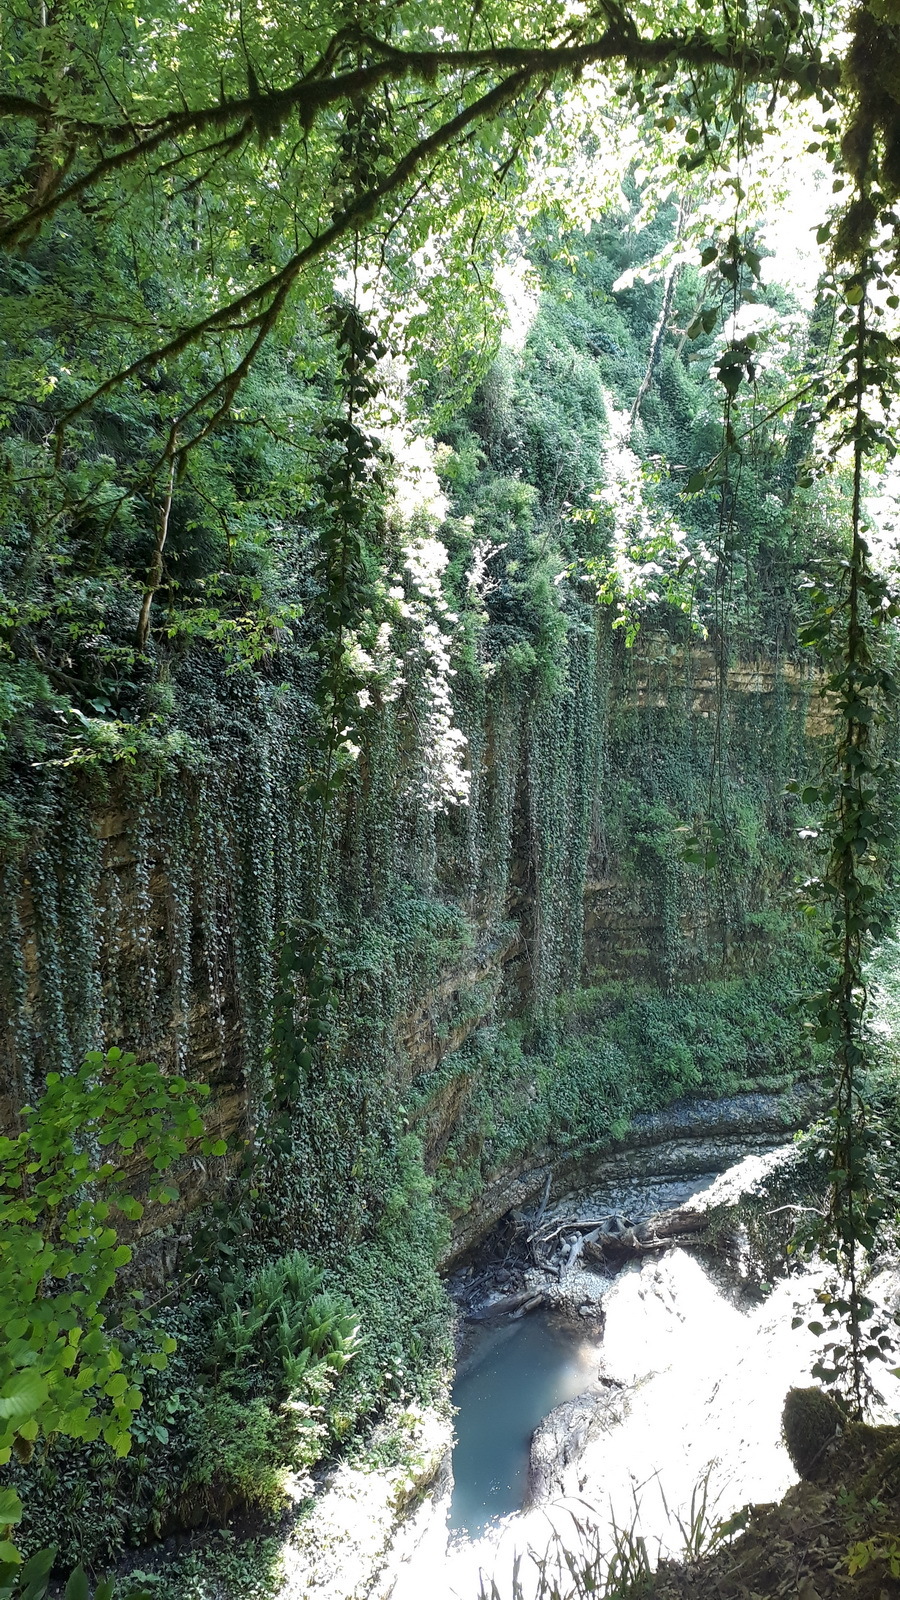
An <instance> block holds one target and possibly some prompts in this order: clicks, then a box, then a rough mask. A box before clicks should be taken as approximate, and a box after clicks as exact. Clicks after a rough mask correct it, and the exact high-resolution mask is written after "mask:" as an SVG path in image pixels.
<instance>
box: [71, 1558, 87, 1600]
mask: <svg viewBox="0 0 900 1600" xmlns="http://www.w3.org/2000/svg"><path fill="white" fill-rule="evenodd" d="M65 1593H66V1600H91V1586H90V1584H89V1583H88V1579H87V1573H86V1572H85V1570H84V1567H82V1566H81V1565H79V1566H77V1567H76V1568H75V1571H74V1572H71V1573H70V1574H69V1580H68V1582H67V1584H66V1591H65Z"/></svg>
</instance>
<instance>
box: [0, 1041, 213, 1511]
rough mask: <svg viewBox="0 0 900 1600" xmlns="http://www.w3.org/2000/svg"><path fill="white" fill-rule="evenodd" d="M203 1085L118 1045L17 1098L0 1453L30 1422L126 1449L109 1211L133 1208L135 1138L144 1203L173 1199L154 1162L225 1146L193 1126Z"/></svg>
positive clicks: (5, 1224) (4, 1148)
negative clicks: (28, 1099)
mask: <svg viewBox="0 0 900 1600" xmlns="http://www.w3.org/2000/svg"><path fill="white" fill-rule="evenodd" d="M206 1093H208V1089H207V1087H206V1086H205V1085H199V1086H198V1085H196V1084H190V1083H188V1082H187V1081H186V1080H185V1079H184V1078H167V1077H164V1076H163V1075H162V1074H161V1073H160V1072H159V1069H158V1068H157V1067H156V1066H155V1065H154V1064H153V1063H152V1062H147V1063H143V1064H139V1063H138V1062H137V1061H136V1059H135V1057H134V1056H132V1055H127V1054H123V1053H122V1052H121V1051H119V1050H110V1051H108V1052H107V1053H106V1055H101V1054H100V1053H99V1052H92V1053H90V1054H89V1055H88V1056H87V1057H86V1058H85V1060H84V1062H83V1064H82V1066H81V1067H80V1068H79V1069H78V1071H77V1072H76V1073H74V1074H73V1075H72V1076H70V1077H68V1078H61V1077H59V1076H58V1075H57V1074H55V1073H51V1074H50V1075H49V1077H48V1080H47V1088H46V1090H45V1093H44V1095H43V1096H42V1098H41V1100H40V1102H39V1103H38V1105H37V1106H36V1107H34V1108H30V1107H27V1106H26V1107H24V1108H23V1111H22V1117H23V1120H24V1123H25V1126H24V1128H23V1131H22V1132H21V1133H20V1134H18V1135H17V1136H16V1137H14V1138H8V1137H4V1138H3V1139H2V1140H0V1182H2V1186H3V1188H2V1193H0V1225H2V1243H0V1290H2V1299H3V1316H4V1324H3V1328H4V1343H3V1347H2V1352H0V1363H2V1365H0V1383H2V1389H0V1417H2V1419H3V1420H2V1431H0V1461H3V1462H6V1461H9V1459H10V1456H11V1454H12V1451H13V1450H14V1449H15V1451H16V1453H17V1454H18V1455H19V1457H20V1458H22V1459H27V1458H28V1456H29V1455H30V1453H31V1451H32V1450H33V1448H34V1442H35V1440H36V1439H37V1438H38V1437H39V1435H40V1434H44V1435H47V1436H52V1435H54V1434H57V1433H63V1434H66V1435H68V1436H69V1437H70V1438H77V1439H84V1440H87V1441H90V1440H93V1439H96V1438H98V1437H99V1436H100V1435H101V1433H102V1435H103V1438H104V1439H105V1440H106V1442H107V1444H109V1445H110V1446H112V1448H113V1449H114V1450H115V1451H116V1452H117V1453H118V1454H124V1453H125V1452H127V1450H128V1449H129V1448H130V1445H131V1434H130V1426H131V1423H132V1420H133V1417H134V1413H135V1412H136V1411H137V1409H138V1407H139V1406H140V1404H141V1398H142V1397H141V1391H140V1389H139V1388H138V1387H137V1384H136V1382H135V1381H134V1375H133V1374H130V1373H129V1371H128V1369H127V1367H123V1355H122V1350H121V1347H120V1344H119V1343H118V1342H117V1341H116V1339H115V1338H114V1337H112V1336H111V1335H110V1333H109V1332H108V1330H107V1328H106V1325H105V1312H104V1308H103V1303H104V1301H105V1300H106V1299H107V1297H108V1296H109V1294H110V1291H111V1290H112V1289H113V1287H114V1284H115V1281H116V1274H117V1271H118V1270H119V1269H120V1268H122V1267H123V1266H125V1265H126V1264H127V1262H129V1261H130V1260H131V1248H130V1246H129V1245H127V1244H120V1243H119V1240H118V1233H117V1228H116V1225H115V1216H116V1213H117V1212H118V1213H119V1215H120V1216H121V1217H122V1218H124V1219H127V1220H128V1221H130V1222H135V1221H137V1220H138V1219H139V1218H140V1217H141V1215H142V1213H143V1210H144V1206H143V1203H142V1202H141V1201H140V1200H138V1199H136V1198H135V1197H134V1195H132V1194H130V1193H128V1188H129V1187H130V1186H131V1185H133V1183H134V1178H135V1173H134V1170H133V1168H132V1169H131V1170H129V1164H130V1163H131V1162H132V1161H133V1160H134V1154H135V1151H137V1152H138V1160H139V1163H140V1164H141V1165H142V1166H144V1167H145V1168H147V1169H149V1172H150V1174H151V1176H150V1182H149V1190H148V1198H149V1200H150V1202H151V1203H153V1202H162V1203H166V1202H168V1201H171V1200H174V1199H177V1197H178V1188H177V1186H176V1185H175V1184H174V1183H172V1181H171V1180H169V1179H167V1178H166V1177H165V1174H166V1173H167V1172H168V1170H169V1169H170V1168H171V1167H172V1165H173V1164H174V1163H175V1162H176V1161H177V1159H178V1158H179V1157H180V1156H183V1155H184V1153H185V1151H186V1150H187V1149H188V1145H189V1144H190V1143H195V1144H196V1145H197V1146H198V1148H199V1149H201V1150H203V1151H204V1153H206V1154H212V1155H221V1154H223V1153H224V1148H225V1147H224V1144H223V1143H220V1142H216V1141H213V1140H210V1139H206V1138H205V1137H204V1130H203V1122H202V1120H201V1117H200V1112H199V1105H200V1103H201V1101H202V1097H203V1095H204V1094H206ZM54 1283H55V1284H57V1285H58V1287H54V1288H52V1289H51V1290H50V1292H48V1287H47V1286H48V1284H54ZM136 1323H137V1313H136V1312H125V1313H124V1314H123V1316H122V1327H123V1328H124V1329H128V1328H131V1327H133V1326H135V1325H136ZM171 1348H172V1343H171V1341H170V1340H168V1339H166V1338H163V1339H162V1340H161V1348H160V1349H159V1350H158V1351H155V1352H154V1353H152V1354H151V1355H149V1356H148V1357H147V1358H146V1362H147V1364H148V1365H149V1366H151V1367H160V1366H162V1367H164V1366H165V1364H166V1352H167V1351H168V1350H170V1349H171ZM6 1520H12V1519H6Z"/></svg>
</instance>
